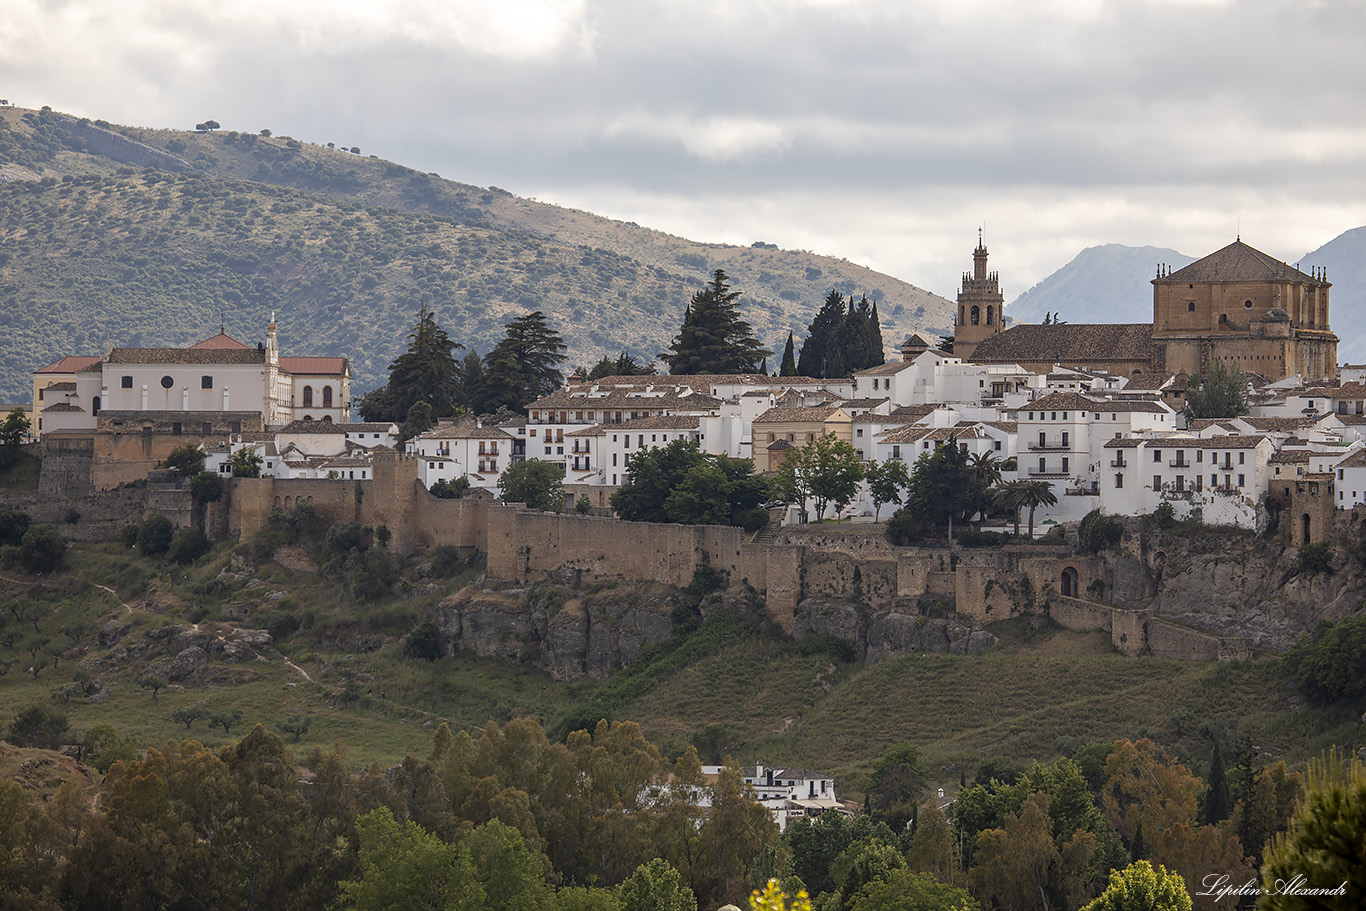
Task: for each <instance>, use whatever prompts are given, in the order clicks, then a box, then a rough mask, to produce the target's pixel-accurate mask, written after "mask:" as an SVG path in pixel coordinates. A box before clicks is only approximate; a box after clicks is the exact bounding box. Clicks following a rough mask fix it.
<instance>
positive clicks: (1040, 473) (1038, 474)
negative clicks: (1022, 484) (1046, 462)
mask: <svg viewBox="0 0 1366 911" xmlns="http://www.w3.org/2000/svg"><path fill="white" fill-rule="evenodd" d="M1071 474H1072V472H1071V471H1054V470H1053V469H1045V468H1031V469H1029V476H1030V477H1031V478H1066V477H1070V476H1071Z"/></svg>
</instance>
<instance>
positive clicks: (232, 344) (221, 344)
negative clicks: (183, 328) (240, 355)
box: [190, 332, 251, 351]
mask: <svg viewBox="0 0 1366 911" xmlns="http://www.w3.org/2000/svg"><path fill="white" fill-rule="evenodd" d="M190 347H191V348H192V349H193V348H208V349H218V350H223V349H233V350H238V351H242V350H246V349H249V348H251V346H250V345H245V344H243V343H242V342H239V341H238V340H237V339H235V338H233V337H232V336H231V335H228V334H227V333H226V332H219V333H218V334H217V335H215V336H214V337H213V338H206V339H204V341H202V342H199V343H198V344H195V345H191V346H190Z"/></svg>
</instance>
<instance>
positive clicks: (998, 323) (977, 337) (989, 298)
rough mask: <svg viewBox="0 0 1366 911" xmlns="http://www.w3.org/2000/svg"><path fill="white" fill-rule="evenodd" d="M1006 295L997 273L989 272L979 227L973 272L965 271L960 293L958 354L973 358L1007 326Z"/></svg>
mask: <svg viewBox="0 0 1366 911" xmlns="http://www.w3.org/2000/svg"><path fill="white" fill-rule="evenodd" d="M1004 311H1005V297H1004V296H1003V295H1002V294H1001V285H1000V281H999V279H998V277H997V275H996V273H995V272H988V271H987V245H986V241H985V240H983V238H982V229H981V228H978V229H977V248H976V249H975V250H973V251H972V272H971V273H968V272H964V273H963V286H962V288H961V289H960V290H959V292H958V319H957V321H956V322H955V324H954V330H953V353H954V356H955V357H961V358H962V359H963V360H965V361H966V360H970V359H971V358H972V353H973V352H974V351H975V350H976V349H977V346H978V345H979V344H981V343H982V342H983V341H984V340H986V339H988V338H990V337H991V336H993V335H996V334H998V333H1000V332H1001V330H1002V329H1003V328H1004V327H1005V312H1004Z"/></svg>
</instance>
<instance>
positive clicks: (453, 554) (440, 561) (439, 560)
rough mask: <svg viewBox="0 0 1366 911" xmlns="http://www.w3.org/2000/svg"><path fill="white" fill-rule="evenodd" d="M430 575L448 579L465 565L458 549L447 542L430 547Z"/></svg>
mask: <svg viewBox="0 0 1366 911" xmlns="http://www.w3.org/2000/svg"><path fill="white" fill-rule="evenodd" d="M431 561H432V575H433V576H436V577H437V578H438V579H449V578H450V577H451V576H454V575H455V574H456V573H458V572H460V570H461V569H463V568H464V567H465V561H464V559H462V558H461V556H460V551H459V550H458V549H456V548H454V547H451V546H450V545H449V544H441V545H438V546H437V547H433V548H432V556H431Z"/></svg>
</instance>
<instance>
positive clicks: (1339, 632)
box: [1285, 548, 1366, 703]
mask: <svg viewBox="0 0 1366 911" xmlns="http://www.w3.org/2000/svg"><path fill="white" fill-rule="evenodd" d="M1301 551H1303V548H1301ZM1285 664H1286V668H1287V669H1288V670H1289V671H1290V674H1291V676H1292V677H1294V679H1295V682H1296V683H1297V684H1299V686H1300V688H1301V689H1303V690H1304V691H1305V693H1306V694H1308V696H1309V697H1310V698H1311V699H1313V700H1314V701H1315V702H1320V703H1329V702H1336V701H1337V700H1339V699H1342V698H1343V697H1345V696H1363V695H1366V614H1355V615H1353V616H1351V617H1345V618H1343V619H1342V620H1340V621H1338V622H1337V623H1336V624H1334V625H1331V626H1330V625H1329V624H1327V623H1322V624H1320V625H1319V627H1318V629H1316V630H1314V632H1313V633H1311V634H1310V635H1308V636H1305V637H1303V638H1302V639H1300V640H1299V641H1298V642H1296V643H1295V644H1294V646H1292V647H1291V649H1290V651H1289V653H1288V654H1287V655H1286V656H1285Z"/></svg>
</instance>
